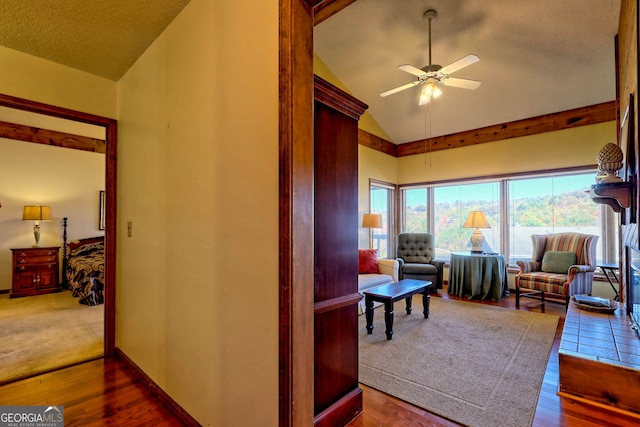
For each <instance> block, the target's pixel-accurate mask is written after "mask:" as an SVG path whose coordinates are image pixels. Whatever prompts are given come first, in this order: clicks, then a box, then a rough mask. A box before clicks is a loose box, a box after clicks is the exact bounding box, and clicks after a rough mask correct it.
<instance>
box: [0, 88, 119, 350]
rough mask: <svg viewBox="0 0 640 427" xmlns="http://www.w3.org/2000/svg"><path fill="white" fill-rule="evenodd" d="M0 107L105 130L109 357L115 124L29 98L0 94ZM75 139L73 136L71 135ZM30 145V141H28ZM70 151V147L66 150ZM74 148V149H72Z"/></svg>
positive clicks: (107, 342) (109, 342)
mask: <svg viewBox="0 0 640 427" xmlns="http://www.w3.org/2000/svg"><path fill="white" fill-rule="evenodd" d="M0 106H2V107H8V108H14V109H17V110H23V111H28V112H32V113H36V114H42V115H47V116H52V117H58V118H61V119H66V120H73V121H77V122H81V123H87V124H90V125H95V126H102V127H104V128H105V143H106V153H105V154H106V156H105V161H106V166H105V190H106V192H107V201H106V204H107V205H106V211H105V214H106V230H105V278H104V279H105V290H104V293H105V295H104V299H105V301H104V354H105V356H107V357H111V356H113V354H114V349H115V340H116V338H115V336H116V335H115V325H116V322H115V287H116V286H115V285H116V282H115V273H116V269H115V266H116V163H117V161H116V160H117V152H118V151H117V136H118V135H117V122H116V120H114V119H110V118H107V117H101V116H96V115H93V114H88V113H83V112H81V111H75V110H69V109H67V108H62V107H57V106H55V105H49V104H43V103H41V102H36V101H30V100H28V99H22V98H16V97H13V96H9V95H2V94H0ZM72 136H74V135H72ZM78 141H80V140H78ZM29 142H33V141H29ZM68 148H71V147H68ZM74 148H75V147H74ZM90 151H92V150H90Z"/></svg>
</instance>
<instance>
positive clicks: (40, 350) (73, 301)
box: [0, 291, 104, 383]
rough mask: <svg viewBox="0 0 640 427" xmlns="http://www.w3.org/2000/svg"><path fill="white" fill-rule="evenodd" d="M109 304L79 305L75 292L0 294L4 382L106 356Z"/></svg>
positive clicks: (0, 353) (0, 352) (0, 351)
mask: <svg viewBox="0 0 640 427" xmlns="http://www.w3.org/2000/svg"><path fill="white" fill-rule="evenodd" d="M103 319H104V306H103V305H98V306H92V307H90V306H87V305H83V304H79V303H78V299H77V298H74V297H73V296H71V292H70V291H63V292H60V293H55V294H47V295H38V296H30V297H23V298H14V299H10V298H9V295H8V294H2V295H1V296H0V362H1V363H0V383H5V382H7V381H10V380H14V379H18V378H24V377H27V376H31V375H35V374H38V373H42V372H47V371H50V370H52V369H57V368H60V367H64V366H69V365H72V364H75V363H79V362H82V361H85V360H91V359H95V358H96V357H100V356H102V355H103V352H104V346H103V342H104V332H103V330H104V329H103V328H104V327H103Z"/></svg>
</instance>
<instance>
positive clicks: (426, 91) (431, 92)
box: [419, 79, 442, 105]
mask: <svg viewBox="0 0 640 427" xmlns="http://www.w3.org/2000/svg"><path fill="white" fill-rule="evenodd" d="M440 95H442V90H441V89H440V88H439V87H438V85H437V84H436V83H435V80H434V79H429V80H428V81H427V83H425V85H424V86H423V87H422V91H421V92H420V102H419V105H424V104H427V103H429V102H431V100H432V99H436V98H437V97H439V96H440Z"/></svg>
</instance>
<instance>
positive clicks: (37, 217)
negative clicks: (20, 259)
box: [22, 206, 51, 248]
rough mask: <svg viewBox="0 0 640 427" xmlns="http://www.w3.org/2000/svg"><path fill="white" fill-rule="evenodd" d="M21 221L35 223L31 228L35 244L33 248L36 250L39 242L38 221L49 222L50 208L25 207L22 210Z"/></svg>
mask: <svg viewBox="0 0 640 427" xmlns="http://www.w3.org/2000/svg"><path fill="white" fill-rule="evenodd" d="M22 220H23V221H35V222H36V223H35V225H34V226H33V236H34V237H35V239H36V244H35V245H33V247H34V248H37V247H38V246H39V244H38V243H39V242H40V221H51V206H25V207H24V209H23V210H22Z"/></svg>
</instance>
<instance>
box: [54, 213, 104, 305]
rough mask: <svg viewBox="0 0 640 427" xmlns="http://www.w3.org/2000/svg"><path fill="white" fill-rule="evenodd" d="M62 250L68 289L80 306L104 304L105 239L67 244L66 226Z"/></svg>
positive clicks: (90, 238)
mask: <svg viewBox="0 0 640 427" xmlns="http://www.w3.org/2000/svg"><path fill="white" fill-rule="evenodd" d="M64 226H65V233H64V247H63V253H62V254H63V271H64V279H65V281H64V282H65V286H66V287H67V288H68V289H69V290H70V291H71V294H72V295H73V296H74V297H76V298H78V302H79V303H80V304H85V305H99V304H103V303H104V236H99V237H89V238H86V239H79V240H74V241H71V242H69V243H67V237H66V234H67V233H66V222H65V224H64Z"/></svg>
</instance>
